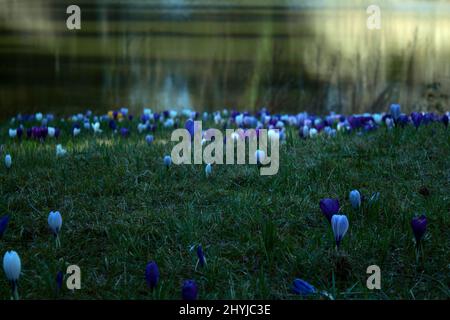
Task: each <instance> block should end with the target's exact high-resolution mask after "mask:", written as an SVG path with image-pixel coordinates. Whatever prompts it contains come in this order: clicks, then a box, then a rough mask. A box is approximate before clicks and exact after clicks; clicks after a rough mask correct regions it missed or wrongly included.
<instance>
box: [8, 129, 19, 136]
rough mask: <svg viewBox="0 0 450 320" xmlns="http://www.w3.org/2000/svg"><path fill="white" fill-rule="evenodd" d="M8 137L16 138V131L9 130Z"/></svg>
mask: <svg viewBox="0 0 450 320" xmlns="http://www.w3.org/2000/svg"><path fill="white" fill-rule="evenodd" d="M8 133H9V137H10V138H15V137H16V136H17V130H16V129H9V132H8Z"/></svg>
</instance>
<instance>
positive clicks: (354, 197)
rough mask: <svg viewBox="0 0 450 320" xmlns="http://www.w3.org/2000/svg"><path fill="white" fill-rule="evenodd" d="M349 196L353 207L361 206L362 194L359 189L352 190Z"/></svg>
mask: <svg viewBox="0 0 450 320" xmlns="http://www.w3.org/2000/svg"><path fill="white" fill-rule="evenodd" d="M349 198H350V203H351V204H352V207H353V208H355V209H358V208H359V207H360V206H361V194H360V193H359V191H358V190H353V191H350V195H349Z"/></svg>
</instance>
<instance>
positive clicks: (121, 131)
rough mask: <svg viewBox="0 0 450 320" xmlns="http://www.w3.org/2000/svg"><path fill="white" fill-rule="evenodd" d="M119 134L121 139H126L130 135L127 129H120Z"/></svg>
mask: <svg viewBox="0 0 450 320" xmlns="http://www.w3.org/2000/svg"><path fill="white" fill-rule="evenodd" d="M120 134H121V136H122V137H124V138H126V137H128V136H129V135H130V130H129V129H127V128H121V129H120Z"/></svg>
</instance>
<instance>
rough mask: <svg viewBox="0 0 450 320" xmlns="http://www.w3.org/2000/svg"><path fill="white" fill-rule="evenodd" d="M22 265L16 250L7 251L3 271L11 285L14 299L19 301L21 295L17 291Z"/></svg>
mask: <svg viewBox="0 0 450 320" xmlns="http://www.w3.org/2000/svg"><path fill="white" fill-rule="evenodd" d="M21 269H22V265H21V262H20V257H19V255H18V254H17V252H15V251H14V250H11V251H7V252H6V253H5V255H4V256H3V270H4V271H5V275H6V278H7V279H8V281H9V282H10V283H11V286H12V292H13V297H14V299H16V300H18V299H19V293H18V291H17V281H18V280H19V277H20V271H21Z"/></svg>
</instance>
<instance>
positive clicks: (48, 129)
mask: <svg viewBox="0 0 450 320" xmlns="http://www.w3.org/2000/svg"><path fill="white" fill-rule="evenodd" d="M47 132H48V136H49V137H51V138H53V137H54V136H55V128H53V127H48V128H47Z"/></svg>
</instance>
